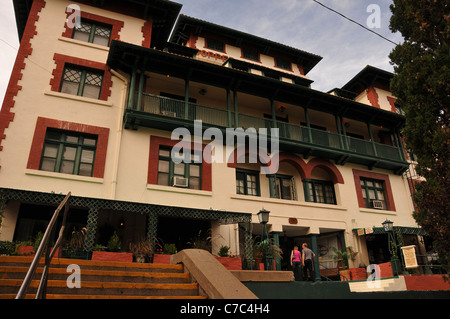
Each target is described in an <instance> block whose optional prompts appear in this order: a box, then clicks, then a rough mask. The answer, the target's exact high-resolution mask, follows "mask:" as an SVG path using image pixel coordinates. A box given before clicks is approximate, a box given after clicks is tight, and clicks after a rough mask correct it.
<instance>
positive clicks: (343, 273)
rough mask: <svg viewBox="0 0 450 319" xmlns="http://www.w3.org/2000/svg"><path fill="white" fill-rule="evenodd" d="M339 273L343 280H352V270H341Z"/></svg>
mask: <svg viewBox="0 0 450 319" xmlns="http://www.w3.org/2000/svg"><path fill="white" fill-rule="evenodd" d="M339 275H340V277H341V281H350V280H352V277H351V273H350V270H348V269H346V270H340V271H339Z"/></svg>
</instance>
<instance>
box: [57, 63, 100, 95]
mask: <svg viewBox="0 0 450 319" xmlns="http://www.w3.org/2000/svg"><path fill="white" fill-rule="evenodd" d="M68 69H72V70H74V71H79V72H81V77H80V82H79V83H78V90H77V94H76V96H82V97H87V96H84V89H85V87H86V78H87V74H88V73H92V74H95V75H98V76H101V83H100V86H99V92H98V97H96V98H95V99H98V100H99V99H100V98H101V96H102V89H103V81H104V78H105V74H104V72H102V71H101V70H93V69H89V68H85V67H82V66H78V65H72V64H65V65H64V69H63V73H62V78H61V83H60V87H59V92H61V93H63V92H62V89H63V85H64V83H65V81H66V80H64V77H65V75H66V72H67V70H68ZM74 83H76V82H74ZM66 94H71V93H66ZM71 95H75V94H71ZM87 98H93V97H87Z"/></svg>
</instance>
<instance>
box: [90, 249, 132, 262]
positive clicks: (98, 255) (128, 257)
mask: <svg viewBox="0 0 450 319" xmlns="http://www.w3.org/2000/svg"><path fill="white" fill-rule="evenodd" d="M91 260H97V261H117V262H124V263H132V262H133V254H132V253H114V252H110V251H93V252H92V258H91Z"/></svg>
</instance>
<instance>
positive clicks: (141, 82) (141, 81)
mask: <svg viewBox="0 0 450 319" xmlns="http://www.w3.org/2000/svg"><path fill="white" fill-rule="evenodd" d="M144 81H145V77H144V70H143V69H142V70H141V74H140V76H139V91H138V96H137V102H136V110H137V111H142V109H143V107H142V93H143V92H144Z"/></svg>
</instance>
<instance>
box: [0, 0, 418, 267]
mask: <svg viewBox="0 0 450 319" xmlns="http://www.w3.org/2000/svg"><path fill="white" fill-rule="evenodd" d="M14 4H15V11H16V17H17V24H18V30H19V35H20V38H21V45H20V49H19V52H18V55H17V59H16V63H15V65H14V68H13V72H12V75H11V80H10V83H9V86H8V90H7V94H6V96H5V99H4V102H3V106H2V110H1V114H0V116H1V117H0V138H1V139H0V166H1V169H0V196H1V200H2V203H3V205H2V206H3V216H4V217H3V221H2V225H1V227H2V228H1V232H0V239H1V240H27V239H29V238H32V237H33V236H35V235H36V233H37V232H38V231H42V230H43V229H45V223H46V222H48V220H49V219H50V215H51V213H52V212H53V210H54V209H55V206H56V205H57V204H58V203H59V202H60V201H61V199H62V195H61V194H66V193H68V192H71V193H72V194H73V198H72V200H71V207H72V208H71V210H70V215H69V219H68V222H69V227H70V229H80V228H82V227H87V229H88V232H87V234H86V238H85V241H84V248H85V251H86V252H89V251H92V249H93V248H94V246H95V245H96V244H102V245H105V244H106V243H107V239H108V238H109V236H111V234H112V233H113V232H114V231H115V232H117V233H118V234H119V235H120V238H121V240H122V246H123V247H124V249H126V247H128V245H129V244H130V243H131V242H133V241H135V240H138V239H139V238H142V237H146V238H148V239H149V240H151V241H152V242H155V238H157V239H158V240H159V242H162V243H175V244H176V246H177V249H178V250H181V249H184V248H188V247H192V243H193V242H195V241H196V240H197V239H198V237H202V236H203V237H204V236H205V234H207V233H208V234H209V232H210V233H211V235H210V238H212V252H213V254H216V253H217V252H218V251H219V249H220V248H221V246H225V245H226V246H229V247H230V252H231V254H233V255H240V256H242V257H243V258H244V259H245V260H250V259H252V247H253V243H254V241H255V240H257V238H258V236H261V235H262V231H263V228H262V226H261V224H260V223H259V222H258V217H257V213H258V212H259V211H260V210H262V209H265V210H268V211H270V220H269V223H268V232H269V234H270V237H271V238H272V239H273V242H274V243H275V244H276V245H278V246H279V247H281V248H282V250H283V252H284V255H283V256H284V258H283V259H281V260H277V269H286V268H287V267H288V259H289V257H288V256H289V254H290V250H291V249H292V247H293V246H294V245H299V244H301V243H303V242H307V243H308V244H310V247H312V248H313V250H314V251H315V252H316V253H317V257H318V260H317V261H319V259H320V265H321V266H323V267H329V268H333V267H336V264H335V262H333V261H332V260H331V256H332V254H333V253H332V251H331V249H330V248H331V247H337V248H339V249H342V248H345V247H348V246H351V247H353V250H354V251H355V252H357V253H358V254H357V255H356V259H355V260H354V261H351V264H352V266H356V267H357V266H358V265H360V264H364V265H368V264H371V263H380V262H384V261H388V260H389V258H390V254H389V249H388V240H387V237H386V238H385V236H384V234H381V233H380V235H379V236H374V235H373V233H375V234H376V233H378V232H380V228H381V223H382V222H383V221H385V220H386V219H390V220H392V221H393V222H394V223H395V225H396V226H399V228H398V229H399V232H400V233H401V234H402V235H404V236H403V237H404V238H409V237H411V238H412V239H411V240H415V241H416V242H417V243H419V241H420V240H417V235H421V230H420V229H418V228H417V225H416V224H415V222H414V220H413V218H412V214H411V213H412V211H413V204H412V201H411V196H410V193H409V184H408V179H407V178H406V176H405V174H404V173H405V172H406V171H407V170H408V168H409V162H408V158H407V155H406V152H405V150H404V147H403V144H402V141H401V136H400V129H401V127H402V126H403V125H404V121H405V119H404V117H403V116H402V115H401V114H398V112H393V109H392V107H393V105H394V104H393V102H392V101H393V100H392V99H393V97H392V96H391V95H390V93H389V92H387V91H386V90H385V91H386V92H385V91H382V92H381V91H379V89H378V88H375V86H372V84H373V83H375V82H373V81H372V82H371V83H369V86H367V87H365V88H363V89H361V91H359V92H357V90H359V88H358V89H356V84H355V85H353V84H352V83H353V82H354V83H356V82H358V81H357V80H358V77H356V78H355V79H354V81H353V82H352V81H350V82H349V84H348V85H347V86H346V87H343V88H342V89H339V90H335V91H333V92H328V93H327V92H320V91H317V90H314V89H312V88H311V86H310V85H311V83H312V82H313V81H312V80H311V79H310V78H308V76H307V75H308V73H309V71H310V70H311V69H312V68H313V67H314V66H315V65H316V64H317V63H318V62H319V61H320V60H321V57H319V56H317V55H314V54H311V53H308V52H305V51H302V50H299V49H296V48H292V47H289V46H286V45H283V44H280V43H276V42H273V41H270V40H267V39H263V38H260V37H256V36H253V35H251V34H247V33H243V32H240V31H237V30H233V29H229V28H226V27H223V26H219V25H216V24H213V23H209V22H206V21H202V20H199V19H196V18H192V17H188V16H185V15H183V14H180V11H181V5H179V4H177V3H174V2H171V1H165V0H133V1H132V0H130V1H128V0H126V1H108V2H104V1H100V2H99V1H88V0H85V1H63V0H61V1H56V0H45V1H44V0H34V1H32V0H30V1H14ZM73 5H76V6H75V7H73ZM74 8H75V9H79V12H78V11H74ZM78 13H79V15H77V14H78ZM77 16H79V17H80V18H81V21H80V24H79V25H77V27H73V24H72V23H71V22H77V20H76V19H75V17H77ZM361 82H362V83H366V82H364V81H361ZM352 85H353V86H352ZM376 97H377V98H378V106H377V105H373V104H371V103H372V102H373V101H375V100H376ZM389 103H391V104H389ZM386 105H387V107H386ZM389 105H390V106H391V108H390V107H389ZM196 121H201V123H202V130H201V131H200V134H198V131H196V125H195V124H196V123H197V124H198V123H199V122H196ZM180 128H182V129H184V131H183V132H189V133H190V134H191V136H192V137H194V136H195V137H200V139H195V138H193V140H192V142H189V143H187V144H185V145H184V146H185V148H184V149H183V150H184V155H185V156H186V158H189V159H190V161H185V162H181V163H179V162H178V161H176V160H175V159H174V158H173V156H172V155H171V150H172V149H173V147H174V146H176V145H177V144H178V142H179V136H176V137H174V138H173V136H172V132H173V131H174V130H176V129H180ZM209 128H217V129H218V130H214V132H215V136H214V138H213V136H212V135H208V134H207V133H208V131H207V130H208V129H209ZM227 128H230V129H237V128H243V129H244V130H245V129H249V128H255V129H256V130H258V129H261V128H267V129H271V128H272V129H278V132H279V136H278V141H279V147H278V149H279V153H278V155H279V169H278V171H276V172H272V173H271V174H261V167H266V166H267V165H268V162H267V161H264V160H263V159H261V158H259V160H258V161H251V162H250V161H249V160H248V159H249V158H250V157H251V155H252V150H251V149H250V148H249V147H247V148H246V149H245V152H244V153H243V154H244V155H243V158H238V155H237V154H239V155H242V154H241V153H242V152H238V151H237V149H231V150H230V148H229V147H227V146H226V145H224V144H223V143H222V144H220V143H219V144H218V143H214V148H211V147H210V146H211V143H212V141H213V140H219V139H218V136H217V135H220V133H222V134H223V136H225V135H226V133H227ZM196 133H197V134H196ZM265 138H266V139H267V140H268V144H269V145H270V143H271V142H272V141H275V140H277V138H276V136H274V135H270V134H269V135H268V136H265ZM246 141H247V140H246ZM247 146H248V145H247ZM271 151H274V150H269V153H270V152H271ZM199 154H200V155H199ZM266 155H268V154H266ZM269 155H273V154H269ZM212 158H214V160H211V159H212ZM246 159H247V160H246ZM361 229H362V230H366V231H362V232H361ZM369 235H370V236H369ZM68 236H70V234H69V235H68ZM414 238H415V239H414ZM408 240H409V239H408ZM319 257H320V258H319ZM316 265H317V267H319V263H316ZM318 269H319V268H316V270H318Z"/></svg>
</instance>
